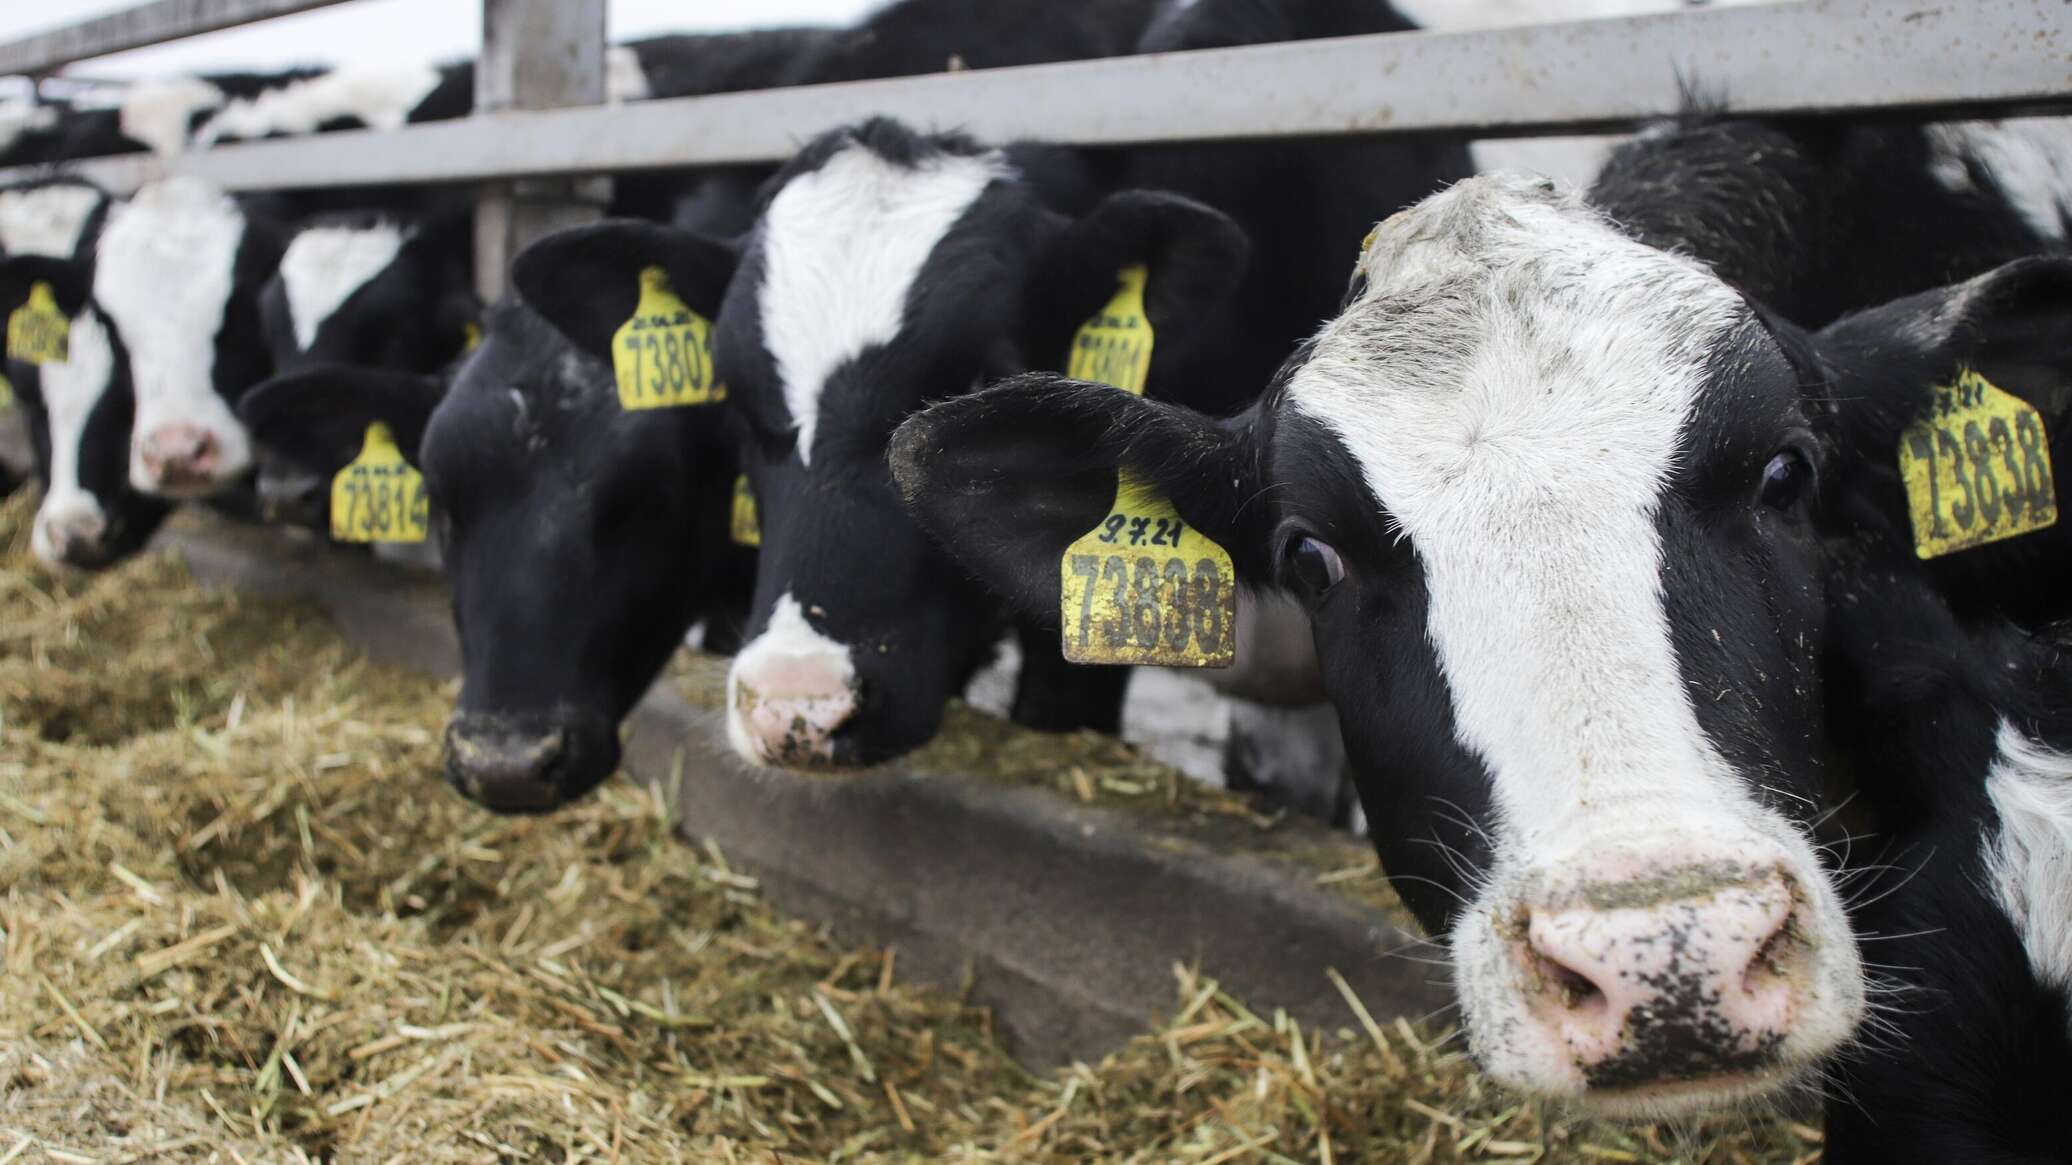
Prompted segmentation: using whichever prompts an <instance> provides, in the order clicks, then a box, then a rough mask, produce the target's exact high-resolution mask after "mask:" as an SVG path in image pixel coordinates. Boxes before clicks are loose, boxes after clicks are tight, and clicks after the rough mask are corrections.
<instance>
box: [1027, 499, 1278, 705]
mask: <svg viewBox="0 0 2072 1165" xmlns="http://www.w3.org/2000/svg"><path fill="white" fill-rule="evenodd" d="M1058 581H1059V584H1060V586H1059V618H1060V620H1061V622H1062V624H1063V626H1064V644H1063V645H1064V651H1065V658H1066V659H1067V660H1070V661H1071V662H1073V663H1092V664H1143V665H1149V666H1152V667H1229V666H1230V665H1231V663H1232V662H1233V661H1234V660H1235V659H1236V658H1237V576H1236V574H1235V572H1234V571H1233V570H1232V569H1231V562H1230V555H1229V554H1228V553H1227V552H1226V551H1225V550H1224V549H1223V548H1222V547H1221V546H1218V545H1217V544H1216V543H1215V542H1214V541H1212V540H1210V539H1209V538H1208V537H1207V536H1206V535H1204V534H1203V533H1201V531H1199V530H1195V529H1193V528H1191V527H1189V526H1188V525H1187V523H1186V522H1184V521H1182V520H1181V518H1180V515H1179V513H1178V511H1176V510H1174V509H1173V505H1172V503H1171V502H1169V501H1166V500H1165V499H1164V498H1162V497H1159V496H1158V495H1157V494H1156V493H1155V492H1153V491H1152V490H1151V489H1150V487H1148V486H1147V485H1145V484H1144V483H1143V482H1141V481H1138V480H1137V479H1136V478H1135V477H1134V476H1132V475H1131V474H1130V473H1128V471H1124V472H1123V474H1122V475H1121V480H1120V481H1119V482H1118V483H1117V485H1116V490H1115V504H1114V505H1113V506H1110V507H1109V512H1108V516H1107V517H1106V518H1104V519H1102V520H1101V524H1100V525H1098V526H1096V527H1094V528H1093V529H1092V530H1090V531H1088V532H1087V533H1086V534H1085V535H1084V536H1082V537H1080V538H1079V539H1078V540H1077V541H1075V542H1073V543H1072V545H1070V546H1069V547H1066V549H1065V555H1064V558H1063V559H1062V560H1061V561H1060V562H1059V564H1058Z"/></svg>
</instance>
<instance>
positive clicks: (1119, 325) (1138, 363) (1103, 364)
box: [1065, 264, 1155, 396]
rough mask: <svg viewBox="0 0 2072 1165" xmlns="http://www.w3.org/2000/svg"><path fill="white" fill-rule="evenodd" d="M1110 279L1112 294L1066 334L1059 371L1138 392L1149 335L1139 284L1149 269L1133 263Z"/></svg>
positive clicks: (1146, 371)
mask: <svg viewBox="0 0 2072 1165" xmlns="http://www.w3.org/2000/svg"><path fill="white" fill-rule="evenodd" d="M1115 278H1116V281H1117V283H1118V284H1119V285H1120V286H1119V287H1118V288H1117V289H1116V292H1115V298H1114V299H1111V300H1109V301H1108V306H1106V307H1104V308H1102V309H1101V311H1100V314H1098V315H1096V316H1094V318H1092V319H1090V320H1088V321H1086V323H1085V325H1084V326H1082V327H1081V328H1080V329H1079V334H1078V335H1076V336H1074V337H1073V338H1072V352H1071V355H1070V356H1069V357H1068V358H1067V360H1066V363H1065V375H1067V376H1069V377H1071V378H1072V379H1074V380H1087V381H1092V382H1093V383H1095V384H1112V385H1114V386H1115V387H1117V388H1119V389H1122V390H1123V391H1125V392H1128V393H1130V394H1132V395H1135V396H1143V395H1144V385H1145V384H1146V383H1147V382H1149V380H1150V379H1151V347H1152V342H1153V340H1154V339H1155V337H1154V336H1153V335H1152V331H1151V320H1150V318H1149V317H1147V316H1146V315H1145V314H1144V285H1145V283H1146V281H1148V280H1149V279H1150V271H1149V270H1148V269H1147V268H1146V267H1144V266H1143V265H1142V264H1138V265H1137V266H1134V267H1125V268H1123V269H1122V270H1121V271H1120V272H1118V273H1117V274H1116V276H1115Z"/></svg>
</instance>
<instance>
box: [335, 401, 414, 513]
mask: <svg viewBox="0 0 2072 1165" xmlns="http://www.w3.org/2000/svg"><path fill="white" fill-rule="evenodd" d="M431 508H432V503H431V495H430V494H429V493H427V492H426V490H425V485H424V475H423V474H421V473H419V472H418V471H417V470H415V469H413V468H411V466H410V463H409V462H407V461H405V460H403V453H402V451H401V450H399V449H397V448H396V438H395V435H394V434H393V433H391V432H390V431H389V427H388V426H387V425H385V424H383V423H381V422H380V421H376V422H374V423H373V424H371V425H369V426H367V438H366V442H365V443H364V444H363V445H362V446H361V447H360V455H359V456H358V457H355V458H354V459H353V460H352V463H351V464H349V465H347V466H346V467H345V468H344V469H341V470H339V471H338V476H336V477H334V478H332V479H331V539H332V541H334V542H367V543H371V542H423V541H424V540H425V539H426V538H428V537H430V536H431Z"/></svg>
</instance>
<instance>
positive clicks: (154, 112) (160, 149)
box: [118, 77, 223, 158]
mask: <svg viewBox="0 0 2072 1165" xmlns="http://www.w3.org/2000/svg"><path fill="white" fill-rule="evenodd" d="M222 104H223V90H221V89H219V88H217V87H216V86H214V85H212V84H210V83H209V82H207V81H204V80H202V79H201V78H199V77H172V78H168V79H166V80H163V81H139V82H137V83H136V84H135V85H132V86H131V87H130V89H129V91H128V92H127V93H125V94H124V95H123V98H122V110H121V113H120V114H118V117H119V119H120V121H121V124H122V136H124V137H126V138H129V139H130V140H131V141H137V142H142V143H144V145H145V147H146V148H148V149H149V150H150V151H151V152H152V153H154V154H157V155H159V156H160V157H164V158H171V157H177V156H179V155H180V154H182V153H185V152H186V150H187V140H188V136H189V134H190V133H191V127H192V125H193V124H194V116H195V115H196V114H198V113H201V112H203V111H205V110H210V109H215V108H218V107H219V106H221V105H222Z"/></svg>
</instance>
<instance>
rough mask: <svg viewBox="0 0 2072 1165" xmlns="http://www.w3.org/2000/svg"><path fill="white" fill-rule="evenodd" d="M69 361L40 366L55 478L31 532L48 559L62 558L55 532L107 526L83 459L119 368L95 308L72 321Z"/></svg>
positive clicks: (32, 544)
mask: <svg viewBox="0 0 2072 1165" xmlns="http://www.w3.org/2000/svg"><path fill="white" fill-rule="evenodd" d="M69 355H70V357H71V358H70V359H69V360H68V361H67V362H66V363H63V364H46V365H44V366H43V367H42V369H41V383H42V388H43V406H44V410H45V412H46V413H47V414H48V417H49V425H50V477H49V480H47V481H45V482H44V485H43V501H42V502H41V504H39V505H38V506H37V508H36V521H35V524H34V526H33V528H32V530H31V531H30V534H29V549H30V551H31V552H33V553H34V554H35V555H36V557H37V558H39V559H42V560H43V561H44V562H48V563H53V564H55V563H57V562H58V561H59V556H58V548H57V545H56V543H55V541H54V540H53V539H52V538H51V531H52V530H53V529H54V528H56V527H58V526H65V525H83V526H86V527H88V528H92V529H104V528H105V527H106V524H107V520H108V515H107V512H106V511H105V510H103V509H102V507H101V503H100V499H98V498H96V497H95V496H94V495H93V494H92V493H90V492H88V491H87V489H86V487H85V486H84V485H82V484H80V480H79V458H80V454H81V453H82V452H83V446H84V443H85V440H86V422H87V419H88V418H89V417H91V416H92V415H93V411H94V409H95V408H96V407H97V406H98V405H99V404H100V403H101V398H102V397H103V396H105V395H107V392H108V386H109V382H110V380H111V379H112V377H113V375H114V372H115V345H114V343H113V342H112V341H111V340H110V339H109V336H108V326H107V324H106V323H105V322H104V321H103V320H102V319H101V317H100V316H99V314H97V313H96V312H94V311H93V310H92V309H91V308H89V309H87V310H86V311H84V312H82V313H80V314H79V315H78V316H77V317H75V318H74V319H73V321H72V340H71V347H70V352H69Z"/></svg>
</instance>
